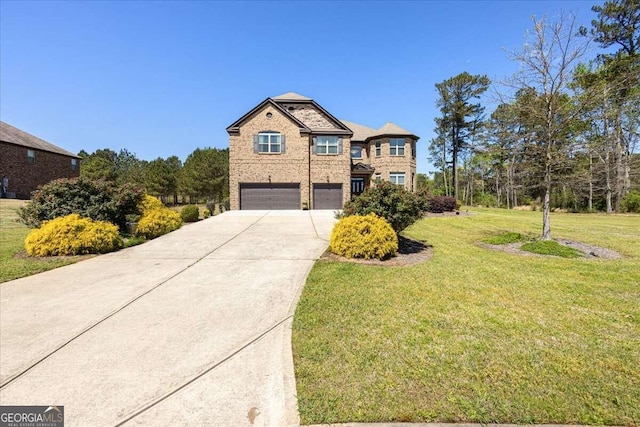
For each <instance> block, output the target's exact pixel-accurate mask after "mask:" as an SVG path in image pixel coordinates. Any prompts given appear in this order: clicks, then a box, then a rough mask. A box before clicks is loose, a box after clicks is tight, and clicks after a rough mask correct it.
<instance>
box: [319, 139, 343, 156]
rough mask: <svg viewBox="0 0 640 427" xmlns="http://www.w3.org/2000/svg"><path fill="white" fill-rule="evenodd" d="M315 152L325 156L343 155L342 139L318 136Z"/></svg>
mask: <svg viewBox="0 0 640 427" xmlns="http://www.w3.org/2000/svg"><path fill="white" fill-rule="evenodd" d="M315 140H316V143H315V145H314V152H315V153H316V154H320V155H323V156H327V155H336V154H342V138H339V137H337V136H316V137H315Z"/></svg>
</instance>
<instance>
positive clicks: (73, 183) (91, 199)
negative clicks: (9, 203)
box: [18, 177, 143, 230]
mask: <svg viewBox="0 0 640 427" xmlns="http://www.w3.org/2000/svg"><path fill="white" fill-rule="evenodd" d="M142 197H143V192H142V190H140V189H138V188H136V187H134V186H132V185H130V184H124V185H122V186H115V185H113V184H110V183H107V182H101V181H91V180H89V179H87V178H82V177H80V178H72V179H68V178H62V179H57V180H54V181H51V182H49V183H48V184H45V185H43V186H41V187H40V188H39V189H38V190H36V191H34V192H33V195H32V197H31V200H30V201H29V202H28V203H27V204H26V205H25V206H23V207H22V208H20V209H19V210H18V216H19V218H20V221H21V222H23V223H24V224H26V225H27V226H29V227H32V228H36V227H39V226H40V225H41V223H42V222H43V221H49V220H52V219H54V218H58V217H63V216H67V215H70V214H73V213H75V214H78V215H80V216H81V217H83V218H90V219H92V220H94V221H107V222H110V223H112V224H116V225H117V226H118V227H119V228H120V230H126V223H127V216H128V215H131V214H137V213H138V204H139V203H140V201H141V200H142Z"/></svg>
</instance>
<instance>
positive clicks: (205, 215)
mask: <svg viewBox="0 0 640 427" xmlns="http://www.w3.org/2000/svg"><path fill="white" fill-rule="evenodd" d="M202 216H203V217H204V218H205V219H206V218H209V217H210V216H211V211H210V210H209V209H208V208H207V209H205V210H204V212H203V213H202Z"/></svg>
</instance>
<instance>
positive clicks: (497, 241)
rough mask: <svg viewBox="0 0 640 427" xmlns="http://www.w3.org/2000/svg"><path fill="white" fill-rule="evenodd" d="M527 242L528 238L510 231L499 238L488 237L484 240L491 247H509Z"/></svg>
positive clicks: (498, 236)
mask: <svg viewBox="0 0 640 427" xmlns="http://www.w3.org/2000/svg"><path fill="white" fill-rule="evenodd" d="M527 240H528V239H527V236H525V235H523V234H520V233H516V232H513V231H509V232H506V233H502V234H499V235H497V236H491V237H487V238H486V239H484V242H485V243H488V244H490V245H507V244H509V243H517V242H525V241H527Z"/></svg>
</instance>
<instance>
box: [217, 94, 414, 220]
mask: <svg viewBox="0 0 640 427" xmlns="http://www.w3.org/2000/svg"><path fill="white" fill-rule="evenodd" d="M390 125H391V127H389V126H390ZM347 126H348V125H346V124H345V123H343V122H342V121H339V120H337V119H335V118H334V117H333V116H331V114H329V113H328V112H326V111H325V110H324V109H322V107H320V106H319V105H318V104H316V103H315V102H314V101H313V100H311V99H309V98H306V97H302V96H300V95H297V94H293V93H289V94H285V96H280V97H275V98H268V99H267V100H265V101H264V102H263V103H261V104H259V105H258V106H257V107H256V108H254V109H253V110H251V111H250V112H249V113H247V114H246V115H245V116H243V117H242V118H240V119H239V120H238V121H236V122H235V123H234V124H233V125H231V126H229V127H228V128H227V132H228V133H229V184H230V205H231V209H240V185H241V184H256V183H262V184H266V183H270V184H274V185H275V184H286V183H289V184H291V183H295V184H299V185H300V201H301V207H303V206H307V207H309V208H313V206H314V200H313V193H314V184H341V185H342V202H343V204H344V203H345V202H347V201H348V200H350V199H351V177H352V167H353V165H354V164H356V163H364V164H366V165H370V166H372V167H374V168H375V172H376V173H380V174H381V178H382V179H384V180H389V176H390V173H394V172H396V173H404V174H405V188H407V189H408V190H413V191H415V189H416V180H415V172H416V159H415V153H414V152H413V151H414V150H415V145H416V144H415V143H416V141H417V140H418V137H417V136H415V135H412V134H411V133H409V132H407V131H405V130H403V129H402V128H399V127H397V126H395V125H392V124H387V125H385V126H384V127H383V128H381V132H378V133H376V130H375V129H371V128H366V127H363V126H360V125H358V128H359V129H360V130H359V132H361V134H362V135H364V134H366V137H364V136H360V135H359V138H360V139H358V140H357V141H356V142H354V145H359V146H361V147H363V156H362V158H361V159H351V152H350V150H351V143H352V135H353V136H354V138H355V134H354V132H355V131H352V130H350V128H348V127H347ZM362 129H364V130H365V131H364V133H362ZM385 129H391V130H393V132H387V133H385V132H383V131H384V130H385ZM269 131H272V132H278V133H280V134H281V135H283V136H284V138H285V151H284V152H283V153H277V154H271V153H256V152H255V151H254V136H255V135H258V134H259V133H261V132H269ZM324 135H326V136H337V137H339V138H340V141H341V150H342V151H341V152H339V153H338V154H332V155H327V154H316V153H315V150H314V141H315V137H319V136H324ZM390 138H404V140H405V150H404V155H403V156H390V151H389V150H390V147H389V141H390ZM376 140H380V141H381V145H382V146H381V155H380V156H376V155H375V152H376V151H375V141H376ZM354 173H355V172H354ZM368 173H371V172H370V171H369V172H366V171H365V172H364V176H368V175H367V174H368ZM355 176H356V175H354V177H355ZM357 176H359V177H362V176H363V172H362V171H359V172H358V175H357ZM370 178H371V179H373V178H374V176H371V177H370ZM365 185H366V186H368V185H370V180H369V178H366V179H365ZM325 187H326V185H325ZM336 195H337V194H336ZM338 200H339V199H338Z"/></svg>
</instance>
